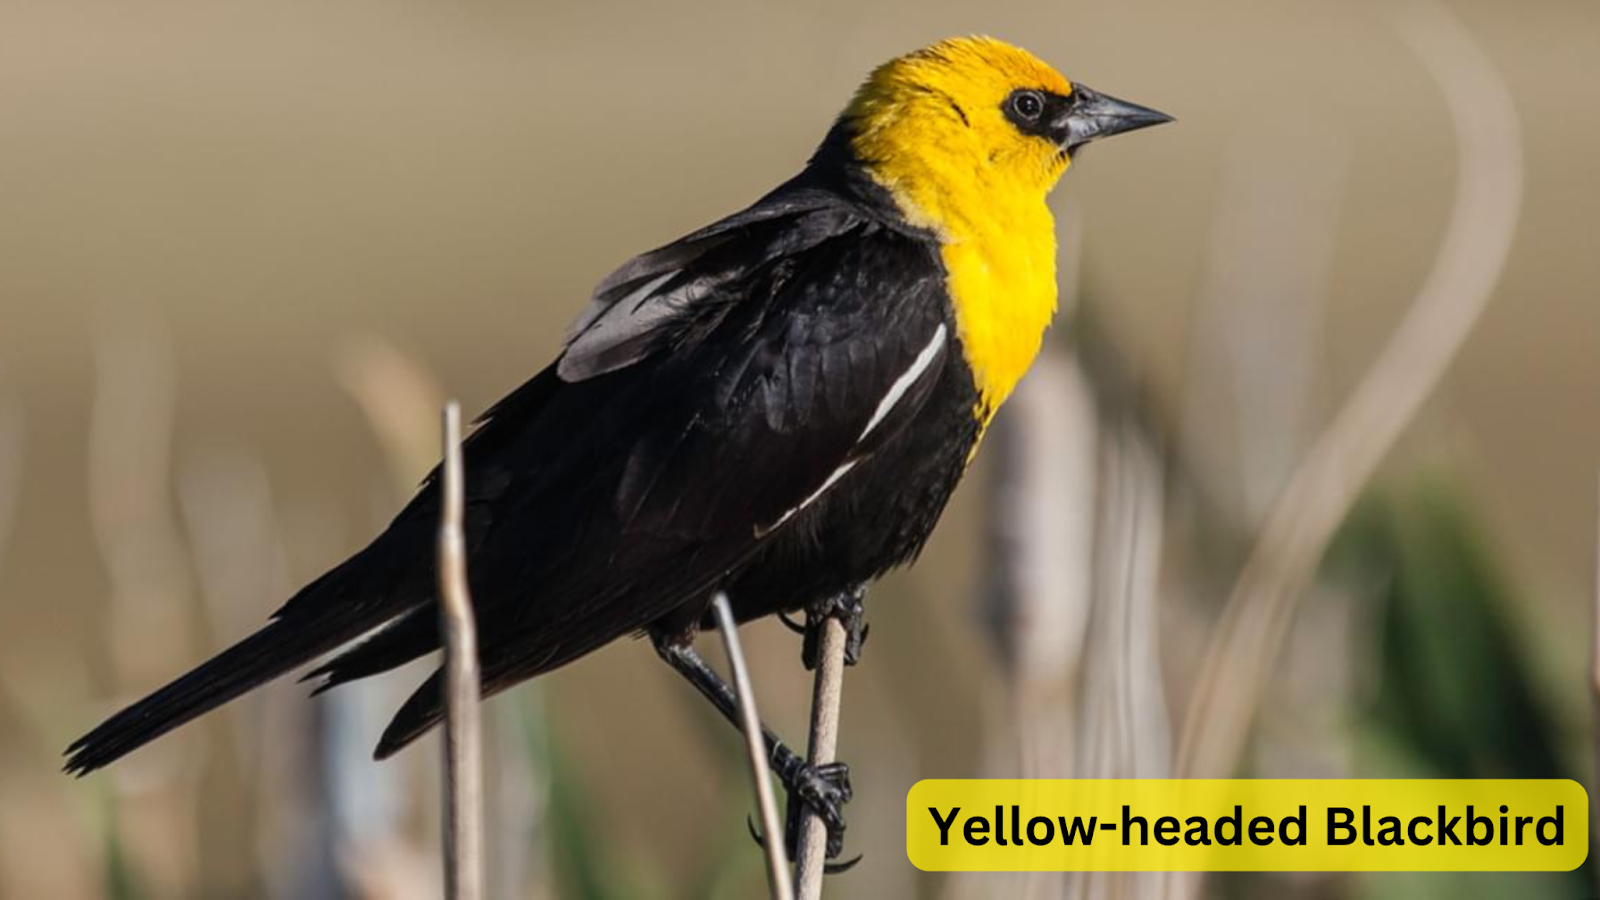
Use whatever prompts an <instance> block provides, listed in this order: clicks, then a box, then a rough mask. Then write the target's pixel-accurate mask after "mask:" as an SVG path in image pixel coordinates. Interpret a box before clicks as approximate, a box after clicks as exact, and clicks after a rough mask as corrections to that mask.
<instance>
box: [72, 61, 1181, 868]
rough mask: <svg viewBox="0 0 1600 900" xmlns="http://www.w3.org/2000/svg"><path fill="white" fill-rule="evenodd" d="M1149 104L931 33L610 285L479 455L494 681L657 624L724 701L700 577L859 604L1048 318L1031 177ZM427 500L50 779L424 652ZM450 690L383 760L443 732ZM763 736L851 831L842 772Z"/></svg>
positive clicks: (759, 604) (935, 497)
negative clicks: (788, 173)
mask: <svg viewBox="0 0 1600 900" xmlns="http://www.w3.org/2000/svg"><path fill="white" fill-rule="evenodd" d="M1165 121H1168V117H1167V116H1165V115H1163V114H1161V113H1158V112H1155V111H1153V110H1149V109H1145V108H1143V107H1139V106H1135V105H1133V104H1130V103H1125V102H1123V101H1120V100H1116V99H1113V98H1111V97H1107V96H1105V95H1103V94H1098V93H1096V92H1094V91H1092V90H1089V89H1088V88H1086V87H1084V86H1083V85H1081V84H1072V83H1070V82H1068V81H1067V80H1066V79H1064V78H1063V77H1062V76H1061V75H1059V74H1057V73H1056V71H1055V70H1054V69H1052V68H1050V67H1049V66H1048V65H1046V64H1044V63H1043V62H1041V61H1039V60H1038V59H1037V58H1035V57H1034V56H1032V55H1031V54H1029V53H1027V52H1025V51H1023V50H1019V49H1017V48H1015V47H1011V46H1009V45H1007V44H1004V43H1001V42H1000V41H996V40H992V39H988V38H967V39H956V40H948V41H944V42H941V43H938V44H935V45H933V46H931V47H927V48H925V49H922V50H919V51H917V52H914V53H911V54H909V55H906V56H903V57H900V58H898V59H895V60H893V61H891V62H889V63H887V64H885V65H883V66H881V67H879V68H878V69H877V70H876V71H874V72H873V73H872V75H871V76H870V77H869V78H868V79H867V81H866V82H865V83H864V84H863V85H862V86H861V88H860V89H859V90H858V92H857V93H856V95H855V97H854V99H853V100H852V101H851V102H850V105H849V106H848V107H847V108H846V109H845V111H844V113H843V114H842V115H841V116H840V117H839V119H838V120H837V122H836V123H835V124H834V126H833V127H832V129H831V130H830V131H829V132H828V134H827V136H826V138H824V140H823V141H822V145H821V147H820V148H819V149H818V150H817V151H816V153H815V154H814V155H813V156H812V158H811V160H810V162H809V163H808V164H807V165H806V167H805V169H804V170H803V171H802V172H801V173H800V174H799V175H798V176H796V177H795V178H793V179H791V180H790V181H788V182H787V183H785V184H783V185H782V186H781V187H779V188H778V189H776V190H774V191H773V192H772V193H770V194H768V195H766V196H765V197H763V198H762V199H760V200H758V201H757V202H756V203H755V204H754V205H753V206H751V207H750V208H748V209H746V210H744V211H743V212H739V213H735V214H734V215H732V216H729V217H728V218H726V219H723V220H721V221H720V222H716V223H715V224H712V225H710V226H707V227H705V228H702V229H700V230H699V231H696V232H694V233H692V234H690V235H688V236H687V237H684V238H682V239H680V240H678V241H675V242H673V243H671V244H668V245H666V246H664V247H661V248H659V249H657V250H652V251H650V252H648V253H645V254H643V255H642V256H638V257H635V258H634V259H632V260H630V261H629V262H627V263H626V264H624V265H623V266H622V267H621V268H620V269H618V270H617V271H615V272H613V273H612V274H611V275H609V276H608V277H606V278H605V279H604V280H603V281H601V282H600V284H599V286H598V287H597V288H596V289H595V292H594V297H593V299H592V300H591V302H590V304H589V306H588V308H587V309H586V310H585V311H584V312H583V313H582V314H581V315H580V316H579V317H578V319H577V321H576V322H575V323H574V324H573V326H572V328H571V330H570V332H569V333H568V335H567V339H566V346H565V348H564V349H563V351H562V352H561V354H560V356H559V357H558V358H557V359H556V360H555V362H554V363H552V364H551V365H550V366H549V367H548V368H546V369H545V370H544V371H543V372H540V373H539V374H538V375H536V376H534V378H533V379H532V380H530V381H529V382H527V383H526V384H524V385H523V386H521V387H520V388H518V389H517V390H516V391H514V392H512V393H511V394H510V395H509V396H507V397H506V398H504V399H503V400H501V401H500V402H499V403H497V404H495V405H494V406H493V407H492V408H491V409H490V410H489V411H488V412H487V413H485V414H484V416H483V418H482V420H481V424H480V425H479V427H478V428H477V429H476V430H475V431H474V432H473V433H472V434H471V436H470V437H469V438H468V439H467V442H466V445H465V448H464V453H465V465H466V479H467V480H466V485H467V487H466V535H467V545H468V550H469V571H470V578H471V587H472V595H473V598H474V603H475V606H476V612H477V617H478V620H479V622H480V628H481V655H482V671H483V678H484V692H485V693H495V692H498V691H501V690H504V689H505V688H507V687H510V686H511V685H513V684H516V683H517V682H519V681H522V680H524V679H527V678H532V677H533V676H535V675H538V674H540V673H543V672H548V671H550V670H552V669H554V668H556V667H558V666H561V665H564V664H566V663H568V662H571V661H572V660H575V659H577V658H578V657H580V656H583V655H584V654H587V653H589V652H590V651H592V650H595V649H596V648H598V647H600V646H602V645H604V644H606V643H608V642H610V641H613V640H616V639H617V638H619V637H622V636H624V635H628V634H632V633H636V632H640V631H645V632H648V633H649V634H650V635H651V636H652V637H653V638H654V640H655V643H656V646H657V648H658V649H659V650H660V652H661V654H662V656H663V657H664V658H666V659H667V660H668V661H669V662H671V663H672V664H673V666H674V667H675V668H677V669H678V670H679V671H680V672H682V673H684V674H685V675H687V676H688V677H690V678H691V680H693V681H694V682H695V683H696V685H697V686H698V687H699V688H700V689H701V690H702V691H703V692H705V693H706V694H707V695H708V696H709V697H710V698H711V699H712V700H713V701H715V702H717V703H718V705H719V707H720V708H722V709H723V710H724V712H726V713H729V714H731V713H732V697H731V693H730V692H729V691H728V690H727V688H726V686H725V685H722V684H721V683H720V682H719V681H718V680H717V679H716V676H715V675H714V674H713V673H712V672H711V670H710V669H708V668H706V667H705V666H704V664H703V663H701V662H700V660H699V658H698V657H697V656H695V654H694V651H693V649H692V647H691V646H690V644H691V641H692V638H693V636H694V634H695V632H696V631H697V630H698V628H699V627H700V626H701V624H702V620H703V619H705V617H706V614H707V610H708V605H709V601H710V600H711V598H712V596H713V594H714V593H715V592H716V591H719V590H720V591H725V592H727V594H728V596H729V597H730V598H731V600H732V602H733V605H734V608H735V611H736V614H737V615H738V617H739V618H740V620H741V621H743V620H749V619H753V618H756V617H759V616H764V615H768V614H771V613H775V612H783V611H793V610H798V609H802V608H812V609H815V608H817V607H818V606H819V605H827V603H828V601H829V600H830V598H845V601H844V602H838V601H835V606H837V607H841V608H857V607H856V604H852V603H851V602H849V600H850V598H855V599H856V600H857V601H858V600H859V596H860V594H859V586H861V585H863V584H865V583H866V582H868V581H870V580H871V579H873V578H876V577H877V576H879V575H881V574H882V573H884V572H885V571H886V570H888V569H891V568H893V567H895V566H898V565H901V564H904V563H906V562H908V561H910V560H912V559H913V558H914V557H916V555H917V553H918V551H919V550H920V549H921V548H922V545H923V543H924V542H925V541H926V540H927V538H928V535H929V533H930V532H931V531H932V530H933V527H934V523H935V522H936V521H937V520H938V518H939V515H940V513H941V511H942V510H943V509H944V506H945V501H946V500H947V499H948V498H949V497H950V493H951V491H952V490H953V489H954V488H955V486H956V482H957V481H958V480H959V479H960V478H961V475H962V472H963V471H964V470H965V469H966V468H967V464H968V462H969V461H970V460H971V459H972V456H973V453H974V451H975V450H976V449H977V445H978V442H979V439H980V438H981V436H982V435H983V432H984V429H985V427H986V426H987V425H988V423H989V421H990V419H991V418H992V417H993V416H994V414H995V411H996V410H997V409H998V408H999V407H1000V404H1001V403H1002V402H1003V401H1004V400H1005V399H1006V396H1007V395H1008V394H1009V393H1010V392H1011V390H1012V388H1013V387H1014V386H1015V385H1016V383H1017V381H1018V379H1020V378H1021V377H1022V375H1023V372H1024V371H1025V370H1026V369H1027V368H1028V366H1029V364H1030V363H1031V362H1032V360H1033V358H1034V355H1035V353H1036V352H1037V351H1038V349H1039V344H1040V340H1041V337H1042V335H1043V332H1044V330H1045V327H1046V326H1047V325H1048V324H1049V322H1050V318H1051V316H1052V314H1053V313H1054V311H1055V307H1056V271H1055V266H1056V244H1055V230H1054V228H1055V226H1054V222H1053V220H1052V219H1051V216H1050V210H1049V209H1048V208H1047V207H1046V205H1045V197H1046V195H1047V194H1048V193H1049V191H1050V190H1051V188H1052V187H1054V185H1055V183H1056V181H1057V180H1058V179H1059V178H1060V177H1061V175H1062V173H1063V172H1064V171H1065V170H1066V169H1067V167H1068V166H1069V165H1070V163H1071V161H1072V158H1073V154H1074V152H1075V151H1076V150H1077V148H1079V147H1081V146H1082V145H1083V144H1085V143H1087V142H1089V141H1091V140H1094V139H1095V138H1099V137H1104V136H1106V135H1111V134H1116V133H1118V132H1122V131H1128V130H1131V129H1135V128H1142V127H1144V126H1147V125H1154V124H1157V123H1160V122H1165ZM439 495H440V491H439V480H438V477H437V472H435V474H434V475H433V476H430V477H429V479H428V480H427V481H426V482H425V483H424V485H423V487H422V489H421V491H420V492H419V493H418V494H417V496H416V497H415V499H413V500H412V501H411V502H410V503H409V504H408V505H407V506H406V507H405V508H404V509H403V510H402V511H401V512H400V514H399V515H398V516H396V518H395V519H394V521H393V523H392V524H390V526H389V527H388V529H387V530H386V531H384V532H383V534H381V535H379V536H378V538H377V539H376V540H374V541H373V542H372V543H371V544H369V545H368V546H367V547H366V548H365V549H363V550H362V551H360V552H359V553H357V554H355V555H354V556H352V557H351V558H350V559H348V560H346V561H345V562H344V563H342V564H340V565H339V566H337V567H336V568H334V569H333V570H332V571H330V572H328V573H327V574H325V575H323V576H322V577H320V578H318V579H317V580H315V581H313V582H312V583H311V584H309V585H307V586H306V587H305V588H304V589H302V590H301V591H300V592H299V593H298V594H296V595H295V596H294V597H293V598H291V599H290V600H289V601H288V602H287V603H286V604H285V605H284V606H283V607H282V608H281V609H279V610H278V611H277V612H276V613H275V614H274V615H273V616H272V619H271V621H270V622H269V623H268V624H267V625H266V626H265V627H264V628H262V629H261V630H259V631H257V632H256V633H255V634H252V635H250V636H249V637H247V638H245V639H244V640H242V641H240V642H239V643H238V644H236V645H234V646H233V647H231V648H229V649H227V650H225V651H223V652H222V653H221V654H219V655H218V656H216V657H215V658H214V659H212V660H210V661H209V662H206V663H205V664H203V665H201V666H200V667H199V668H197V669H195V670H194V671H193V672H190V673H189V674H187V675H184V676H183V677H181V678H179V679H178V680H177V681H174V682H173V683H172V684H170V685H168V686H166V687H164V688H162V689H161V690H159V691H157V692H155V693H154V694H152V695H151V696H149V697H147V698H145V699H144V700H141V701H139V702H138V703H136V704H134V705H133V706H131V707H129V708H128V709H126V710H124V711H122V712H120V713H118V714H116V715H115V716H113V717H112V718H110V719H109V720H108V721H106V722H105V723H104V724H102V725H101V726H100V727H98V728H96V729H95V730H94V731H92V732H90V733H89V734H87V735H85V736H84V737H83V738H81V739H79V740H78V741H76V742H75V743H73V744H72V746H71V747H70V748H68V754H69V759H68V761H67V766H66V767H67V769H68V770H69V771H73V772H77V773H80V774H81V773H86V772H89V771H92V770H94V769H97V768H99V767H101V766H104V765H106V764H107V763H110V762H111V761H113V760H115V759H117V758H118V757H120V756H122V755H123V754H126V753H128V752H129V751H132V750H133V749H135V748H137V747H139V746H141V745H143V744H144V743H146V742H148V741H150V740H152V739H154V738H156V737H157V736H159V735H161V734H163V733H165V732H167V731H168V730H170V729H172V728H175V727H177V726H178V725H180V724H182V723H184V722H187V721H188V720H190V719H192V718H194V717H196V716H198V715H200V714H201V713H204V712H206V711H207V710H210V709H212V708H214V707H216V706H218V705H220V704H222V703H225V702H227V701H229V700H231V699H233V698H234V697H237V696H239V695H240V694H242V693H244V692H245V691H248V690H250V689H251V688H254V687H256V686H257V685H260V684H262V683H264V682H266V681H268V680H270V679H272V678H275V677H277V676H279V675H281V674H283V673H285V672H287V671H289V670H290V669H293V668H296V667H298V666H300V665H302V664H304V663H306V662H308V661H310V660H312V659H314V658H316V657H318V656H320V655H322V654H325V653H327V652H329V651H331V650H334V649H335V648H338V647H340V646H341V645H343V644H347V643H349V642H351V641H352V640H354V639H356V638H358V637H361V636H362V635H364V634H367V633H368V632H372V633H371V634H370V635H369V636H367V637H366V638H365V639H364V640H362V641H360V642H359V643H356V644H355V645H354V646H353V647H351V648H349V649H346V650H345V651H344V653H342V654H341V655H338V656H335V657H334V658H333V659H332V660H331V661H328V662H326V663H324V664H323V665H322V666H321V667H319V668H317V669H316V670H315V671H313V672H312V673H311V676H307V677H312V676H318V675H320V676H325V680H324V681H323V683H322V685H321V689H325V688H327V687H331V686H333V685H336V684H339V683H342V682H345V681H349V680H351V679H354V678H360V677H364V676H367V675H372V674H375V673H378V672H383V671H386V670H388V669H391V668H394V667H395V666H398V665H400V664H402V663H405V662H407V661H409V660H412V659H415V658H417V657H419V656H421V655H423V654H426V653H428V652H429V651H431V650H433V649H435V648H436V647H437V646H438V644H439V638H438V633H437V625H436V622H437V612H436V607H435V603H434V585H435V576H434V551H433V546H434V544H433V542H434V535H435V529H436V523H437V519H438V503H439ZM373 629H378V630H376V631H373ZM440 682H441V679H440V677H439V676H438V675H437V674H436V675H435V676H434V677H432V678H430V679H429V680H428V681H427V682H426V683H425V684H423V685H422V687H421V688H420V689H419V690H418V691H417V692H416V693H415V694H414V695H413V696H412V697H411V699H410V700H408V701H407V702H406V703H405V705H404V706H403V707H402V708H401V709H400V711H399V713H398V714H397V715H396V716H395V718H394V721H393V722H392V723H391V724H390V726H389V728H388V730H387V731H386V732H385V733H384V735H383V737H382V740H381V742H380V743H379V745H378V748H377V755H378V756H379V757H380V758H381V757H384V756H388V755H389V754H391V753H393V752H395V751H396V750H398V749H400V748H401V747H403V746H404V745H405V744H407V743H408V742H410V741H411V740H413V739H415V738H416V737H417V736H418V735H420V734H422V733H423V732H424V731H426V730H427V729H428V728H429V727H431V726H432V725H433V724H435V723H436V722H438V721H439V719H440V718H441V715H442V709H441V701H440ZM769 739H770V741H771V744H772V747H773V762H774V764H775V768H776V770H777V772H778V774H779V775H780V776H781V777H782V778H783V780H784V781H785V782H786V784H787V785H788V787H789V789H790V790H791V792H793V793H795V794H796V795H797V796H798V797H799V798H800V799H801V800H802V801H803V802H805V803H807V804H808V805H810V806H813V807H815V808H818V809H819V811H821V812H823V813H824V815H825V816H827V818H828V819H829V822H830V825H831V826H833V830H834V831H835V833H836V834H837V831H838V829H839V828H841V827H842V821H841V820H840V819H839V815H838V805H839V803H841V802H842V801H843V800H845V799H848V784H847V782H846V781H845V780H844V778H843V771H842V768H833V769H829V770H828V771H825V772H818V771H815V770H812V769H810V768H808V767H806V766H805V765H804V764H803V762H802V761H801V760H800V759H799V758H798V757H796V756H795V754H793V753H791V752H789V751H788V749H787V748H784V747H783V746H782V745H781V744H780V743H778V742H777V741H776V739H775V738H771V736H770V734H769ZM835 844H836V842H835ZM832 849H833V850H834V851H835V852H836V851H837V846H835V847H833V848H832Z"/></svg>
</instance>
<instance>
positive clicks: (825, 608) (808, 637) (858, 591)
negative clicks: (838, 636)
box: [790, 587, 869, 670]
mask: <svg viewBox="0 0 1600 900" xmlns="http://www.w3.org/2000/svg"><path fill="white" fill-rule="evenodd" d="M866 595H867V589H866V588H865V587H855V588H851V589H850V590H848V591H842V592H840V593H837V594H833V595H831V596H829V597H826V598H824V599H822V600H819V601H817V602H816V603H813V604H811V606H809V607H807V609H806V616H807V618H808V620H809V621H813V622H819V621H822V620H823V619H838V620H839V624H841V625H843V626H844V634H845V638H844V664H845V665H847V666H853V665H855V664H856V663H858V662H860V661H861V648H862V646H863V645H865V644H866V642H867V632H868V630H869V628H868V625H867V606H866V604H865V603H864V602H863V600H864V599H865V597H866ZM790 627H793V626H792V625H791V626H790ZM803 634H804V635H805V642H804V643H803V644H801V647H800V660H801V662H803V663H805V667H806V668H807V669H808V670H814V669H816V667H817V656H818V653H817V634H818V629H814V628H807V629H805V631H804V632H803Z"/></svg>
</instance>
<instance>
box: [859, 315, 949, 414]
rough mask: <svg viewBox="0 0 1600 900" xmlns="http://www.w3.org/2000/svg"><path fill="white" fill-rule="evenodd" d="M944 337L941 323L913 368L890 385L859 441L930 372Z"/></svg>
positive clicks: (912, 365) (913, 361)
mask: <svg viewBox="0 0 1600 900" xmlns="http://www.w3.org/2000/svg"><path fill="white" fill-rule="evenodd" d="M944 337H945V327H944V323H943V322H940V323H939V328H938V329H937V330H936V331H934V333H933V338H932V339H931V340H929V341H928V346H926V347H923V348H922V352H920V353H918V354H917V358H916V359H914V360H912V361H911V368H909V369H907V370H905V373H904V374H902V375H901V376H900V377H899V378H896V379H895V380H894V384H891V385H889V393H887V394H884V395H883V399H882V400H880V401H878V408H877V409H876V410H874V411H873V413H872V418H871V419H870V420H868V421H867V427H866V428H863V429H861V437H858V438H856V440H857V441H860V440H861V438H864V437H866V436H867V435H868V434H871V433H872V429H874V428H877V427H878V425H879V424H880V423H881V422H883V420H884V417H886V416H888V415H889V411H890V410H892V409H894V406H895V404H896V403H899V402H900V400H901V398H902V397H904V396H905V395H906V391H909V390H911V386H912V385H913V384H916V383H917V379H918V378H921V377H922V373H923V372H926V371H928V366H930V365H932V364H933V358H934V357H935V356H938V355H939V350H940V349H941V348H943V347H944Z"/></svg>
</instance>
